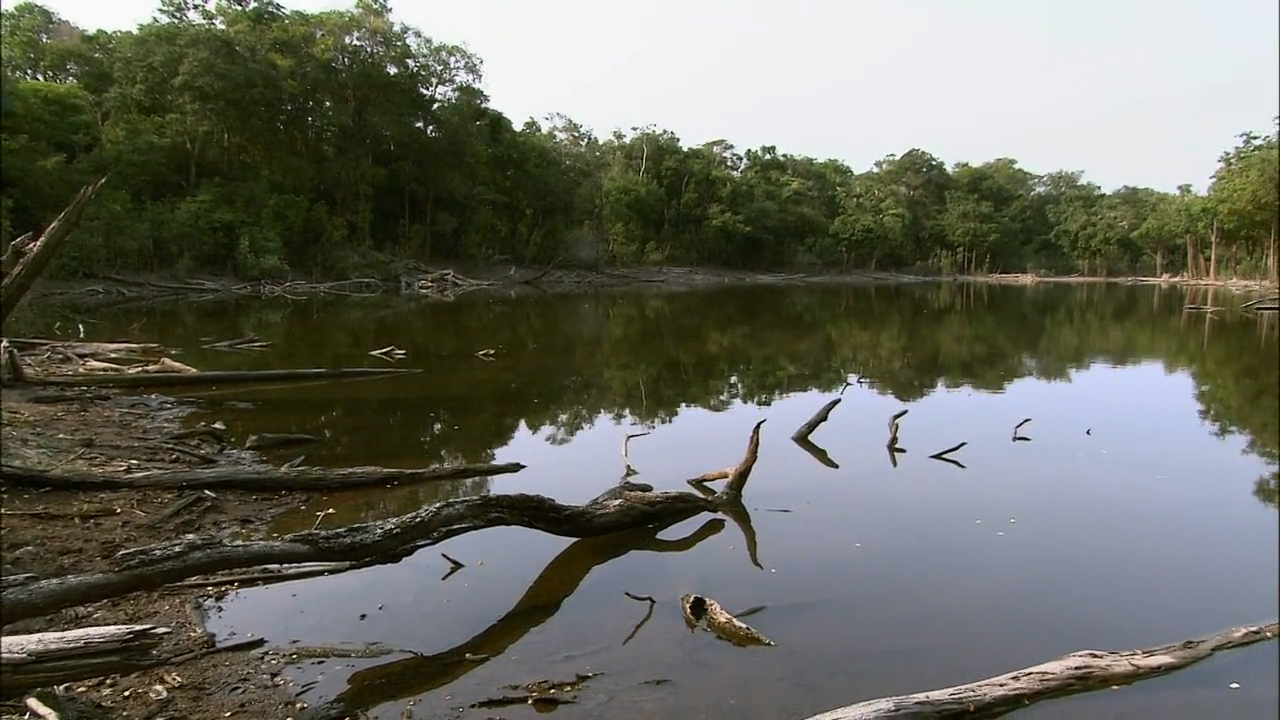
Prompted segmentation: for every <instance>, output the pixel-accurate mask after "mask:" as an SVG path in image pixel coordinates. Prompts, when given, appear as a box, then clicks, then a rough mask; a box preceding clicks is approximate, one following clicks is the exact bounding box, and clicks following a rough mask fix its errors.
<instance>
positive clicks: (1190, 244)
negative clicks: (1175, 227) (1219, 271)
mask: <svg viewBox="0 0 1280 720" xmlns="http://www.w3.org/2000/svg"><path fill="white" fill-rule="evenodd" d="M1195 276H1196V247H1195V240H1193V239H1191V238H1190V237H1188V238H1187V277H1188V278H1192V279H1194V278H1195Z"/></svg>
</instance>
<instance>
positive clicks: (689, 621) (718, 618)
mask: <svg viewBox="0 0 1280 720" xmlns="http://www.w3.org/2000/svg"><path fill="white" fill-rule="evenodd" d="M680 611H681V613H683V615H684V623H685V626H686V627H688V628H689V630H690V632H692V631H693V630H696V629H697V628H699V627H701V628H703V629H704V630H706V631H708V632H710V633H713V634H714V635H715V636H716V637H718V638H721V639H722V640H727V641H729V642H730V643H732V644H734V645H737V646H739V647H750V646H752V645H773V644H774V643H773V641H772V640H770V639H769V638H767V637H765V636H764V635H762V634H760V631H758V630H756V629H755V628H753V627H751V626H750V625H748V624H746V623H744V622H742V621H741V620H739V619H738V618H736V617H734V616H733V615H730V614H729V612H728V611H727V610H725V609H724V608H722V607H720V603H718V602H716V601H715V600H712V599H711V598H709V597H703V596H702V595H693V594H685V595H683V596H681V598H680Z"/></svg>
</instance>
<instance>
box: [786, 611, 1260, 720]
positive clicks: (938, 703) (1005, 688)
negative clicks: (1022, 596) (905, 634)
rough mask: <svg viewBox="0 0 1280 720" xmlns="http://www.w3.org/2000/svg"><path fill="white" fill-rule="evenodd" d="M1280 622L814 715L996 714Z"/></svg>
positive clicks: (847, 718) (1240, 639) (1053, 663)
mask: <svg viewBox="0 0 1280 720" xmlns="http://www.w3.org/2000/svg"><path fill="white" fill-rule="evenodd" d="M1278 633H1280V624H1278V623H1271V624H1269V625H1263V626H1260V627H1241V628H1234V629H1232V630H1227V631H1226V632H1222V633H1218V634H1216V635H1210V636H1208V637H1202V638H1197V639H1194V640H1187V641H1185V642H1180V643H1173V644H1171V645H1160V646H1158V647H1151V648H1144V649H1141V650H1125V651H1122V652H1103V651H1098V650H1081V651H1080V652H1074V653H1071V654H1070V655H1067V656H1065V657H1062V658H1059V659H1057V660H1050V661H1049V662H1046V663H1041V664H1039V665H1036V666H1034V667H1029V668H1024V669H1022V670H1015V671H1013V672H1011V673H1006V674H1004V675H1000V676H997V677H993V678H987V679H985V680H979V681H977V682H972V683H968V684H965V685H957V686H955V687H949V688H943V689H941V690H930V691H928V692H921V693H914V694H912V695H897V696H894V697H887V698H879V699H877V700H867V701H866V702H860V703H857V704H855V705H848V706H846V707H842V708H837V709H835V710H831V711H829V712H825V713H822V714H819V715H814V716H812V717H810V718H809V720H880V719H881V718H907V717H910V718H941V717H953V716H960V715H963V716H964V717H966V718H991V717H998V716H1000V715H1004V714H1006V713H1009V712H1011V711H1013V710H1016V709H1018V708H1022V707H1026V706H1027V705H1030V704H1032V703H1036V702H1040V701H1042V700H1048V699H1050V698H1058V697H1066V696H1068V695H1075V694H1078V693H1085V692H1089V691H1091V690H1098V689H1101V688H1105V687H1111V686H1113V685H1125V684H1128V683H1133V682H1137V681H1138V680H1145V679H1147V678H1152V677H1156V676H1158V675H1164V674H1166V673H1170V672H1173V671H1175V670H1181V669H1182V668H1185V667H1187V666H1189V665H1193V664H1195V663H1198V662H1200V661H1201V660H1204V659H1206V658H1208V657H1209V656H1211V655H1213V654H1214V653H1218V652H1221V651H1223V650H1230V649H1232V648H1238V647H1244V646H1246V645H1252V644H1254V643H1257V642H1262V641H1264V640H1270V639H1272V638H1274V637H1276V636H1277V634H1278Z"/></svg>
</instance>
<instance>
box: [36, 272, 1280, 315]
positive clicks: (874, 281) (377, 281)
mask: <svg viewBox="0 0 1280 720" xmlns="http://www.w3.org/2000/svg"><path fill="white" fill-rule="evenodd" d="M914 283H974V284H992V285H1038V284H1042V283H1056V284H1085V283H1097V284H1118V285H1157V286H1164V287H1204V288H1223V289H1226V290H1229V291H1232V292H1239V293H1250V292H1253V293H1262V292H1267V291H1275V290H1276V289H1277V285H1276V283H1274V282H1272V281H1270V280H1243V279H1223V280H1208V279H1205V278H1189V277H1184V276H1166V277H1141V276H1132V277H1131V276H1121V277H1092V276H1081V275H1065V276H1062V275H1035V274H1031V273H1001V274H990V275H942V274H938V275H923V274H912V273H898V272H880V271H856V272H849V273H838V272H752V271H740V270H723V269H716V268H691V267H675V266H641V267H629V268H627V267H619V268H598V269H567V268H566V269H561V268H543V269H538V268H520V267H515V266H510V265H505V266H493V265H489V266H481V267H474V268H454V267H449V266H443V265H442V266H438V267H429V268H428V267H415V268H414V269H413V270H410V271H408V272H406V273H405V274H403V275H401V276H400V277H396V278H386V277H382V278H374V277H370V278H351V279H347V280H338V281H314V282H313V281H309V280H292V281H289V280H264V281H244V280H238V279H235V278H230V277H225V276H223V277H218V276H200V277H177V276H165V275H131V276H119V275H108V276H103V277H100V278H91V279H81V280H53V279H46V280H43V281H41V282H40V283H38V285H37V287H36V288H35V289H34V291H33V293H32V295H33V298H32V299H35V298H36V297H39V298H40V299H54V300H67V301H73V302H77V304H80V303H81V302H82V303H83V304H85V305H87V306H89V307H91V308H92V307H111V306H116V305H122V304H132V303H134V302H145V303H150V302H162V301H166V300H179V299H191V298H196V299H199V300H202V301H208V300H230V299H236V298H270V297H287V298H295V299H296V298H298V297H303V296H314V295H347V296H370V295H377V294H384V293H395V294H400V293H404V294H408V295H421V296H425V297H438V298H441V299H446V300H451V299H454V298H455V297H458V296H461V295H463V294H470V293H472V292H479V293H489V294H491V293H493V292H501V293H502V294H504V295H508V296H512V295H516V294H527V293H533V294H546V293H564V292H578V293H582V292H597V291H602V290H623V289H647V290H653V291H670V290H693V289H703V288H712V287H729V286H743V285H766V286H767V285H780V286H798V285H819V284H821V285H859V286H861V285H900V284H914Z"/></svg>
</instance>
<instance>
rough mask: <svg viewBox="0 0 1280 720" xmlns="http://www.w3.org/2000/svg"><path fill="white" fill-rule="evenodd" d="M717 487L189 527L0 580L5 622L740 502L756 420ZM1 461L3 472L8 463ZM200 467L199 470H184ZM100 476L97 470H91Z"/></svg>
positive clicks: (631, 488) (659, 519)
mask: <svg viewBox="0 0 1280 720" xmlns="http://www.w3.org/2000/svg"><path fill="white" fill-rule="evenodd" d="M763 423H764V421H763V420H761V421H759V422H757V423H756V425H755V427H754V428H752V430H751V438H750V440H749V441H748V444H747V452H746V455H745V456H744V457H743V459H742V462H740V463H739V464H738V466H737V467H736V468H735V469H734V472H733V473H731V475H730V477H729V482H728V483H727V484H726V485H725V487H724V489H723V490H721V491H720V492H719V493H716V494H715V495H713V496H711V497H705V496H703V495H698V494H694V493H688V492H660V491H655V490H654V489H653V486H652V485H646V484H642V483H631V482H623V483H620V484H618V485H617V486H615V487H613V488H611V489H609V490H608V491H606V492H605V493H603V494H602V495H600V496H599V497H597V498H595V499H594V500H592V501H591V502H589V503H587V504H585V505H564V504H561V503H558V502H556V501H555V500H552V499H550V498H547V497H543V496H541V495H528V494H517V495H488V496H483V495H482V496H475V497H467V498H461V499H457V500H447V501H444V502H441V503H437V504H435V505H432V506H430V507H426V508H423V509H421V510H418V511H416V512H412V513H408V514H406V515H401V516H399V517H395V518H390V519H387V520H379V521H375V522H368V523H362V524H358V525H352V526H349V527H345V528H341V529H336V530H308V531H303V532H296V533H292V534H290V535H285V536H282V537H279V538H276V539H270V540H255V541H244V542H240V541H230V540H224V539H222V538H219V537H200V536H188V537H184V538H180V539H178V540H174V541H171V542H165V543H158V544H155V545H148V546H145V547H140V548H136V549H133V550H127V551H124V552H121V553H118V554H117V555H116V556H115V558H114V563H113V565H114V567H115V570H114V571H111V572H96V573H85V574H81V575H72V576H66V577H60V578H52V579H47V580H36V581H33V582H28V583H23V584H21V585H17V586H5V587H4V588H2V589H0V602H3V605H4V611H5V617H4V620H5V622H6V623H12V622H16V621H18V620H22V619H25V618H29V617H34V616H38V615H44V614H48V613H51V612H55V611H57V610H61V609H63V608H67V607H73V606H76V605H81V604H84V603H89V602H95V601H98V600H105V599H108V598H112V597H117V596H120V595H124V594H128V593H132V592H137V591H140V590H149V589H155V588H159V587H163V586H164V585H167V584H170V583H174V582H179V581H182V580H187V579H190V578H193V577H196V576H199V575H208V574H211V573H216V572H222V571H226V570H238V569H243V568H247V567H253V566H257V565H271V564H281V565H292V564H297V563H314V562H352V563H363V564H365V565H373V564H380V563H389V562H395V561H397V560H400V559H402V558H404V557H407V556H408V555H411V554H412V553H414V552H416V551H418V550H420V549H422V548H424V547H429V546H431V545H436V544H439V543H441V542H444V541H445V540H448V539H450V538H454V537H457V536H459V535H463V534H466V533H469V532H474V531H476V530H483V529H486V528H491V527H525V528H530V529H533V530H539V531H542V532H545V533H548V534H551V535H558V536H561V537H575V538H584V537H592V536H596V535H605V534H609V533H615V532H619V531H622V530H627V529H632V528H636V527H640V526H645V525H653V524H656V523H664V522H665V523H670V522H679V521H680V520H685V519H688V518H691V517H694V516H696V515H699V514H702V513H704V512H718V511H720V510H721V509H722V508H725V507H732V506H734V505H740V504H741V497H742V490H743V488H744V487H745V485H746V482H747V479H748V478H749V477H750V475H751V470H752V468H753V467H754V466H755V462H756V458H757V455H758V454H759V449H760V426H761V425H762V424H763ZM8 467H9V466H5V472H6V473H7V472H9V470H8ZM191 472H206V471H191ZM100 480H103V481H105V480H106V479H105V478H100Z"/></svg>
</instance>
